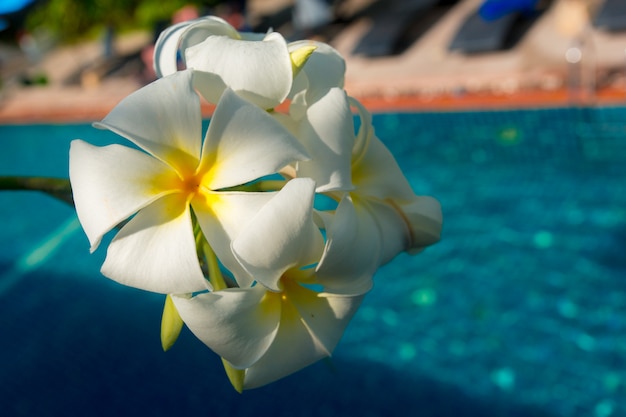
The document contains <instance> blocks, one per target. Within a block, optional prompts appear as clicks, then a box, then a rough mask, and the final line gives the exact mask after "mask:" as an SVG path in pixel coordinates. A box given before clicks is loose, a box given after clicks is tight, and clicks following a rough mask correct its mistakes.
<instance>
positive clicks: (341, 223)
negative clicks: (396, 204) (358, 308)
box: [317, 196, 382, 294]
mask: <svg viewBox="0 0 626 417" xmlns="http://www.w3.org/2000/svg"><path fill="white" fill-rule="evenodd" d="M357 208H358V209H357ZM331 219H332V221H331V223H330V224H327V225H326V235H327V238H328V240H327V242H326V248H325V251H324V256H323V257H322V260H321V261H320V263H319V265H318V267H317V278H318V281H319V283H320V284H321V285H323V287H324V291H327V292H332V293H337V294H363V293H365V292H367V291H369V289H370V288H371V287H372V275H373V274H374V272H375V271H376V269H378V267H379V265H380V262H379V260H380V256H381V251H382V241H381V239H382V238H381V234H380V229H379V227H378V224H377V223H376V220H375V219H374V218H373V217H372V215H371V213H370V212H369V211H368V210H366V209H364V208H363V207H362V206H361V207H358V206H356V207H355V204H354V203H353V201H352V199H351V198H350V196H345V197H344V198H343V199H342V200H341V201H340V202H339V205H338V206H337V210H336V212H335V214H334V216H333V217H332V218H331Z"/></svg>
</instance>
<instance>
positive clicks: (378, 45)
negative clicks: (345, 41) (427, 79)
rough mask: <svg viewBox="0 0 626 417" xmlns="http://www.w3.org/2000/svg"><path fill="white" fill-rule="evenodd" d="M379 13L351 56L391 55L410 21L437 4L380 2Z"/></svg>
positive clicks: (423, 0) (419, 0) (413, 0)
mask: <svg viewBox="0 0 626 417" xmlns="http://www.w3.org/2000/svg"><path fill="white" fill-rule="evenodd" d="M380 3H381V4H382V6H383V7H384V9H383V8H382V7H381V8H380V9H381V10H380V13H378V14H377V15H376V16H375V17H374V24H373V26H372V28H371V29H370V30H369V32H367V33H366V34H365V36H363V38H361V40H360V42H359V43H358V45H357V46H356V47H355V48H354V50H353V51H352V53H353V54H358V55H365V56H369V57H380V56H387V55H393V54H395V53H396V52H397V49H396V47H397V42H398V41H399V39H400V38H401V36H402V34H403V33H404V32H405V31H406V30H407V27H408V25H410V24H411V22H412V20H413V19H414V18H415V17H416V16H417V15H419V14H420V13H424V12H425V11H427V10H428V9H429V8H431V7H433V6H434V5H436V4H437V3H438V1H437V0H404V1H403V0H396V1H393V2H391V1H384V2H382V1H381V2H380Z"/></svg>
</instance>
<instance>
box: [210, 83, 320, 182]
mask: <svg viewBox="0 0 626 417" xmlns="http://www.w3.org/2000/svg"><path fill="white" fill-rule="evenodd" d="M306 158H308V155H307V154H306V151H305V150H304V148H303V147H302V145H300V143H299V142H298V141H297V140H296V138H294V137H293V136H292V135H291V134H290V133H289V132H288V131H287V130H285V128H284V127H283V126H282V125H281V124H280V123H279V122H278V121H277V120H275V119H274V118H273V117H272V116H270V115H269V114H268V113H267V112H266V111H264V110H262V109H260V108H258V107H257V106H255V105H253V104H252V103H250V102H248V101H246V100H244V99H242V98H241V97H239V96H237V94H235V93H233V92H232V91H231V90H226V92H225V93H224V95H223V96H222V99H221V100H220V102H219V104H218V106H217V108H216V109H215V113H214V114H213V118H212V119H211V123H210V124H209V130H208V132H207V137H206V139H205V142H204V149H203V150H202V162H201V168H200V170H208V171H209V174H208V183H207V184H206V185H207V186H208V187H209V188H211V189H212V190H217V189H220V188H225V187H232V186H235V185H241V184H245V183H247V182H250V181H252V180H255V179H257V178H260V177H262V176H265V175H269V174H273V173H275V172H277V171H278V170H279V169H280V168H282V167H284V166H285V165H287V164H289V163H291V162H293V161H295V160H301V159H306Z"/></svg>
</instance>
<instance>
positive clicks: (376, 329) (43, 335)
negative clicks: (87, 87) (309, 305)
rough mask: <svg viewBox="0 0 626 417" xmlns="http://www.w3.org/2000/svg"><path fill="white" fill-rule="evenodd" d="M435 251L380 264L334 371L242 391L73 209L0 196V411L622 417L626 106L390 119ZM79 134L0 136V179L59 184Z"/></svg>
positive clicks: (32, 129) (16, 129)
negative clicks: (124, 275)
mask: <svg viewBox="0 0 626 417" xmlns="http://www.w3.org/2000/svg"><path fill="white" fill-rule="evenodd" d="M374 123H375V125H376V126H377V133H378V135H379V136H380V137H381V138H382V139H383V140H384V141H385V142H386V143H387V145H388V146H389V147H390V148H391V150H392V152H393V153H394V154H395V155H396V156H397V157H398V159H399V163H400V165H401V166H402V168H403V169H404V170H405V171H406V173H407V175H408V177H409V179H410V181H411V183H412V185H413V186H414V189H415V190H416V191H417V192H418V193H422V194H428V195H434V196H435V197H437V198H439V199H440V201H441V202H442V205H443V210H444V221H445V224H444V231H443V237H442V241H441V242H440V243H438V244H437V245H435V246H433V247H431V248H429V249H427V250H426V251H425V252H424V253H423V254H421V255H419V256H417V257H409V256H405V255H402V256H399V257H398V258H396V259H395V260H394V261H393V262H392V263H391V264H388V265H386V266H385V267H383V268H382V269H381V270H380V271H379V273H378V274H377V276H376V285H375V287H374V289H373V290H372V292H371V293H370V294H368V296H367V298H366V300H365V302H364V304H363V306H362V308H361V309H360V310H359V312H358V313H357V315H356V317H355V318H354V320H353V321H352V323H351V325H350V327H349V329H348V331H347V332H346V334H345V336H344V338H343V340H342V342H341V343H340V344H339V346H338V347H337V349H336V351H335V355H334V357H333V359H332V361H329V362H320V363H318V364H316V365H314V366H312V367H310V368H307V369H305V370H303V371H301V372H299V373H297V374H295V375H293V376H291V377H289V378H286V379H284V380H282V381H279V382H277V383H275V384H272V385H270V386H267V387H264V388H260V389H257V390H253V391H248V392H245V393H244V394H243V395H239V394H236V393H235V392H234V391H233V390H232V388H230V386H229V384H228V382H227V381H226V379H225V377H224V375H223V371H222V369H221V365H220V363H219V360H218V358H217V357H216V356H215V355H214V354H212V353H211V352H210V351H209V350H208V349H207V348H206V347H204V345H202V344H201V343H200V342H199V341H197V340H196V339H195V338H193V337H192V336H191V335H190V333H189V332H188V331H184V332H183V334H182V336H181V338H180V340H179V341H178V342H177V344H176V345H175V346H174V348H172V350H171V351H169V352H167V353H163V352H162V350H161V347H160V342H159V321H160V314H161V309H162V302H163V297H162V296H159V295H154V294H150V293H146V292H142V291H138V290H134V289H130V288H126V287H122V286H120V285H118V284H116V283H114V282H111V281H109V280H107V279H106V278H104V277H102V276H101V275H100V274H99V272H98V271H99V267H100V264H101V262H102V260H103V256H104V251H103V250H99V251H98V252H96V253H95V254H94V255H89V253H88V244H87V240H86V238H85V237H84V235H83V233H82V231H81V230H80V228H79V226H78V224H77V222H76V219H75V215H74V212H73V211H72V209H71V208H70V207H68V206H65V205H64V204H63V203H60V202H57V201H56V200H53V199H52V198H49V197H47V196H44V195H38V194H35V193H28V192H19V193H18V192H11V193H8V192H2V193H0V219H2V229H1V230H0V245H1V246H0V247H1V249H2V250H0V335H1V336H0V337H1V339H0V340H1V343H0V358H1V359H0V361H1V362H0V363H1V365H0V415H2V416H85V415H90V416H91V415H93V416H113V415H115V416H121V415H129V416H143V415H150V416H167V417H172V416H186V415H202V416H204V415H206V416H226V415H228V416H252V415H254V416H256V415H268V416H274V417H278V416H329V417H330V416H395V415H398V416H413V415H419V416H423V417H434V416H445V417H448V416H450V417H452V416H454V417H456V416H470V417H473V416H481V417H483V416H484V417H496V416H497V417H500V416H520V417H521V416H540V417H542V416H545V417H557V416H558V417H560V416H567V417H569V416H581V417H582V416H585V417H588V416H591V417H609V416H624V415H626V108H602V109H550V110H531V111H528V110H526V111H503V112H464V113H424V114H387V115H377V116H375V118H374ZM77 137H81V138H83V139H86V140H88V141H90V142H92V143H96V144H104V143H107V142H110V141H113V140H116V138H115V136H113V135H112V134H110V133H108V132H103V131H98V130H95V129H92V128H91V127H89V126H87V125H63V126H57V125H34V126H0V144H1V146H2V152H0V175H7V174H11V175H46V176H67V162H68V157H67V150H68V146H69V141H70V140H71V139H74V138H77Z"/></svg>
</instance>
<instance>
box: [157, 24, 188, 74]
mask: <svg viewBox="0 0 626 417" xmlns="http://www.w3.org/2000/svg"><path fill="white" fill-rule="evenodd" d="M190 24H191V22H181V23H178V24H175V25H172V26H170V27H168V28H166V29H165V30H164V31H163V32H161V34H160V35H159V37H158V39H157V41H156V43H155V44H154V54H153V63H152V64H153V67H154V72H155V73H156V75H157V77H159V78H161V77H164V76H166V75H170V74H173V73H175V72H176V71H177V70H178V66H177V56H178V43H179V41H180V36H181V35H182V33H183V32H184V31H185V29H187V27H188V26H189V25H190Z"/></svg>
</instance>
